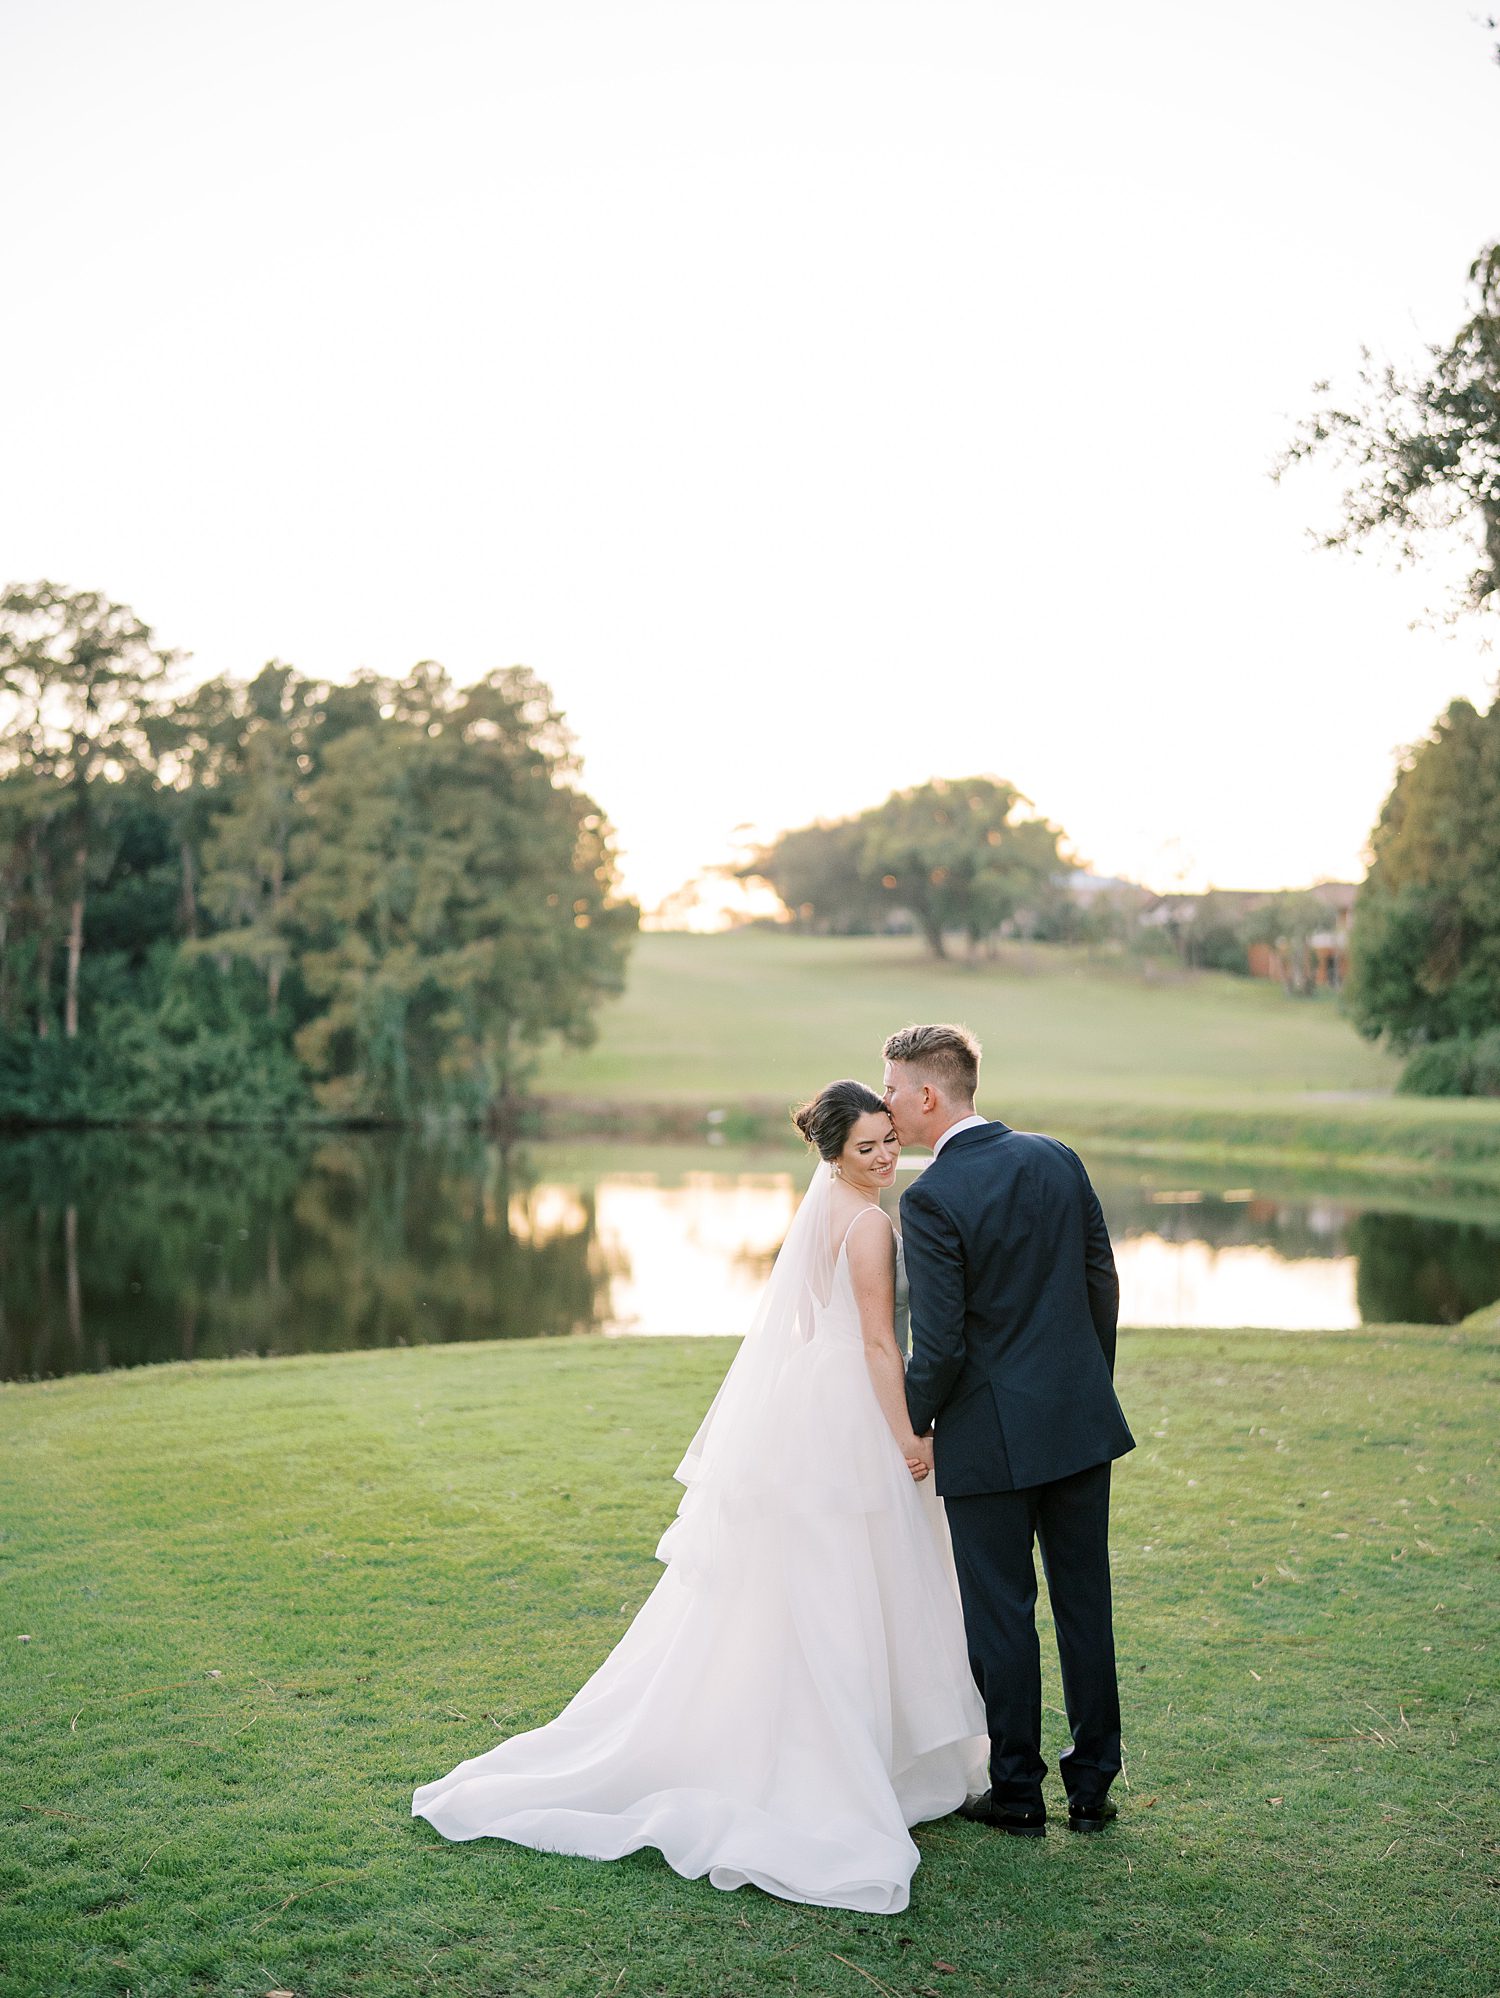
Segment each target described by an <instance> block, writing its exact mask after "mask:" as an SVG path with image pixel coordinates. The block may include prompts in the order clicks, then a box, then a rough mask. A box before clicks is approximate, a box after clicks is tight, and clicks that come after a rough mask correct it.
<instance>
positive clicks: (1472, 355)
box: [1278, 243, 1500, 1096]
mask: <svg viewBox="0 0 1500 1998" xmlns="http://www.w3.org/2000/svg"><path fill="white" fill-rule="evenodd" d="M1469 287H1470V292H1471V297H1472V305H1473V309H1472V311H1471V312H1470V313H1469V315H1468V317H1467V318H1466V319H1465V320H1464V321H1463V322H1462V323H1461V325H1460V326H1459V328H1458V331H1457V332H1456V333H1455V334H1454V336H1453V338H1452V339H1451V340H1450V341H1448V342H1447V343H1446V344H1438V345H1431V346H1429V347H1428V349H1427V354H1426V357H1425V360H1424V361H1423V362H1422V363H1420V364H1418V365H1401V364H1396V363H1386V364H1383V365H1379V366H1377V365H1375V364H1374V363H1373V362H1372V361H1371V359H1370V357H1369V356H1368V354H1367V355H1366V356H1365V357H1364V362H1363V366H1362V368H1361V371H1360V386H1359V390H1358V392H1357V393H1356V394H1355V395H1353V396H1351V397H1347V398H1344V397H1340V398H1337V399H1332V398H1331V397H1330V390H1329V385H1328V384H1327V383H1326V382H1325V383H1320V384H1318V387H1317V390H1316V391H1315V393H1317V394H1319V395H1320V396H1322V397H1323V398H1324V400H1323V403H1322V406H1321V407H1320V408H1319V409H1317V410H1316V411H1315V412H1314V413H1313V414H1312V415H1311V416H1309V417H1308V418H1307V420H1306V421H1305V423H1304V424H1303V425H1302V428H1301V430H1300V432H1299V433H1298V435H1297V437H1296V438H1295V439H1294V441H1293V442H1292V444H1291V445H1290V446H1289V448H1288V450H1287V451H1286V453H1285V454H1284V457H1283V461H1282V464H1281V466H1280V467H1279V468H1278V476H1280V475H1281V474H1283V473H1284V472H1285V471H1286V470H1288V469H1289V468H1290V467H1291V466H1292V465H1294V464H1296V463H1298V462H1300V461H1301V460H1304V459H1310V458H1313V459H1322V460H1331V461H1332V462H1334V463H1337V464H1340V465H1342V466H1343V467H1345V469H1346V471H1347V474H1348V477H1349V484H1348V487H1347V489H1346V491H1345V493H1344V496H1343V503H1342V509H1341V518H1340V519H1339V521H1338V522H1337V523H1336V524H1335V525H1334V526H1333V527H1331V528H1330V529H1328V530H1326V531H1325V532H1324V534H1323V536H1322V539H1323V541H1324V543H1325V545H1327V546H1329V547H1338V546H1343V545H1348V544H1359V543H1363V542H1380V541H1382V540H1384V541H1389V542H1392V543H1394V545H1395V546H1396V548H1397V550H1398V551H1399V553H1400V554H1401V555H1402V556H1403V557H1404V558H1407V559H1415V557H1416V556H1417V554H1418V551H1419V549H1420V548H1421V546H1422V545H1423V544H1425V543H1428V542H1431V541H1434V540H1435V541H1436V543H1437V545H1438V547H1439V548H1440V550H1441V551H1442V552H1443V554H1444V555H1447V554H1448V553H1449V551H1450V550H1451V548H1452V546H1453V545H1454V542H1455V539H1457V541H1458V542H1459V544H1460V545H1462V544H1463V543H1464V542H1467V544H1468V546H1469V548H1470V549H1471V550H1472V559H1473V564H1474V566H1473V567H1472V568H1471V569H1470V570H1469V571H1468V573H1467V574H1466V575H1465V576H1464V577H1463V578H1462V580H1461V582H1460V584H1459V586H1458V591H1457V593H1456V597H1455V601H1454V604H1453V606H1452V612H1451V615H1452V616H1454V617H1461V616H1469V617H1473V616H1476V615H1477V616H1479V617H1480V618H1483V619H1488V618H1491V617H1493V615H1494V613H1495V610H1496V608H1497V607H1500V243H1492V244H1490V245H1489V247H1488V248H1487V249H1485V250H1484V251H1482V252H1481V254H1480V255H1479V256H1478V257H1477V258H1476V259H1475V260H1474V263H1473V264H1472V266H1471V267H1470V270H1469ZM1371 853H1372V860H1371V865H1370V870H1369V873H1368V875H1367V876H1366V879H1365V881H1364V884H1363V886H1362V888H1361V890H1360V894H1359V899H1358V901H1357V902H1356V904H1355V910H1354V924H1353V935H1352V939H1351V960H1352V982H1351V988H1350V994H1349V1005H1350V1010H1351V1013H1352V1016H1353V1019H1354V1022H1355V1024H1356V1026H1357V1027H1358V1028H1359V1030H1360V1031H1361V1033H1363V1034H1365V1035H1367V1036H1368V1037H1369V1038H1371V1039H1372V1040H1373V1039H1378V1038H1380V1037H1381V1036H1384V1037H1385V1038H1386V1039H1387V1041H1388V1043H1389V1045H1390V1046H1391V1047H1393V1048H1394V1049H1395V1050H1396V1051H1397V1052H1398V1053H1401V1054H1404V1055H1406V1056H1407V1058H1408V1059H1407V1063H1406V1068H1405V1071H1404V1073H1403V1077H1402V1083H1401V1086H1402V1088H1403V1089H1406V1090H1408V1091H1411V1092H1413V1093H1416V1094H1419V1095H1460V1096H1479V1095H1482V1096H1500V700H1496V701H1492V703H1491V705H1490V706H1489V708H1488V710H1487V711H1481V710H1480V709H1478V708H1477V707H1475V705H1474V704H1473V703H1472V702H1471V701H1467V700H1458V701H1454V702H1452V703H1451V704H1450V705H1449V707H1448V708H1447V709H1446V711H1445V712H1444V713H1443V714H1441V715H1440V716H1439V717H1438V719H1437V720H1436V722H1435V723H1434V724H1433V727H1432V729H1431V731H1430V733H1429V734H1428V735H1427V736H1426V737H1425V738H1424V739H1423V740H1422V741H1421V742H1419V743H1417V744H1415V745H1414V746H1413V747H1412V748H1411V749H1409V750H1408V751H1407V753H1406V754H1405V756H1404V757H1403V758H1402V760H1401V764H1400V768H1399V770H1398V772H1397V776H1396V781H1395V784H1394V786H1393V788H1392V790H1391V793H1390V796H1389V797H1388V798H1387V800H1386V803H1385V806H1384V808H1383V810H1382V812H1381V815H1380V820H1379V823H1378V824H1377V825H1376V827H1375V830H1374V832H1373V834H1372V835H1371Z"/></svg>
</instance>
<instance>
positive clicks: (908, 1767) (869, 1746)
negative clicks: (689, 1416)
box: [412, 1168, 989, 1915]
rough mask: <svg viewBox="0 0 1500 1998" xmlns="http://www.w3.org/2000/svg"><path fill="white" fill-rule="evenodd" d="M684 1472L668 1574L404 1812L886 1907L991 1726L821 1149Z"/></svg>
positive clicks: (981, 1777) (929, 1499)
mask: <svg viewBox="0 0 1500 1998" xmlns="http://www.w3.org/2000/svg"><path fill="white" fill-rule="evenodd" d="M853 1225H854V1226H856V1227H866V1228H870V1227H877V1226H878V1227H886V1226H889V1222H888V1221H887V1219H886V1218H885V1217H884V1216H883V1215H881V1216H880V1218H879V1219H878V1220H877V1219H874V1218H867V1217H866V1215H864V1214H861V1215H859V1216H858V1217H857V1218H856V1220H855V1222H854V1223H853ZM897 1274H898V1281H899V1279H900V1276H901V1271H900V1266H899V1242H898V1272H897ZM677 1476H678V1477H679V1478H680V1479H681V1480H682V1481H683V1483H684V1484H685V1485H686V1486H687V1490H686V1492H685V1494H684V1496H683V1499H682V1502H681V1505H680V1506H679V1508H678V1515H677V1518H676V1520H675V1521H674V1522H673V1524H672V1525H671V1526H670V1527H669V1528H668V1530H667V1532H666V1534H665V1535H664V1537H663V1539H662V1541H661V1544H660V1546H659V1548H658V1549H657V1552H658V1555H659V1557H660V1558H661V1559H662V1560H663V1561H664V1562H665V1563H666V1573H665V1574H664V1575H662V1577H661V1579H660V1580H659V1581H658V1582H657V1584H656V1587H655V1589H654V1590H653V1591H652V1593H651V1595H650V1596H649V1598H648V1599H647V1601H646V1603H645V1604H644V1606H643V1607H642V1609H641V1611H640V1613H639V1614H638V1615H637V1617H636V1619H635V1621H634V1622H633V1623H632V1624H631V1626H630V1628H629V1630H628V1631H627V1632H626V1633H625V1635H624V1637H622V1638H621V1640H620V1642H619V1643H618V1644H617V1645H616V1646H615V1648H614V1650H613V1651H612V1652H611V1653H610V1655H609V1656H608V1658H606V1659H605V1661H604V1663H603V1664H602V1665H601V1666H600V1667H599V1669H598V1671H596V1672H595V1673H594V1675H593V1677H592V1678H591V1679H590V1680H589V1681H588V1682H587V1684H586V1685H584V1686H583V1687H582V1688H581V1690H580V1691H579V1692H578V1693H577V1694H575V1695H574V1697H573V1699H572V1700H570V1701H569V1703H568V1705H567V1706H566V1707H565V1708H564V1709H563V1711H562V1712H561V1713H560V1714H559V1715H558V1716H557V1718H556V1719H555V1720H554V1721H551V1722H550V1723H549V1724H548V1725H547V1726H545V1727H541V1728H537V1729H536V1730H535V1731H534V1732H532V1733H529V1734H519V1735H514V1736H512V1737H511V1739H510V1740H508V1741H503V1742H501V1743H500V1745H499V1746H498V1747H496V1748H492V1749H490V1750H489V1751H488V1752H487V1753H485V1754H482V1755H476V1756H473V1757H471V1758H470V1759H469V1760H468V1761H466V1762H461V1763H459V1765H458V1767H457V1768H456V1769H454V1770H452V1771H451V1772H450V1773H449V1774H448V1775H446V1776H443V1777H441V1778H439V1779H438V1781H436V1782H434V1783H427V1784H424V1785H423V1786H422V1787H421V1788H420V1789H419V1790H418V1791H417V1792H416V1794H415V1797H414V1799H413V1802H412V1814H413V1816H415V1817H425V1818H426V1819H428V1821H429V1822H430V1823H431V1824H432V1825H434V1826H435V1827H436V1829H437V1830H438V1831H440V1832H441V1833H442V1834H443V1836H444V1837H445V1838H450V1839H471V1838H504V1839H511V1840H513V1841H515V1842H516V1843H517V1844H520V1845H527V1846H531V1847H534V1848H536V1849H537V1850H539V1851H543V1852H559V1853H572V1854H577V1855H580V1856H582V1857H584V1858H589V1859H618V1858H620V1857H621V1856H622V1855H623V1854H625V1853H628V1852H635V1851H637V1850H638V1849H639V1848H640V1847H642V1846H654V1847H656V1848H657V1849H658V1850H659V1851H660V1852H661V1853H662V1855H663V1856H664V1857H665V1859H666V1860H667V1862H668V1864H669V1865H670V1866H672V1867H673V1868H675V1869H676V1871H677V1872H678V1873H680V1874H683V1875H684V1876H686V1877H688V1878H697V1877H699V1876H700V1875H703V1874H707V1876H708V1878H709V1880H710V1881H711V1882H712V1884H713V1885H714V1886H715V1887H723V1888H735V1887H740V1886H743V1885H745V1884H746V1883H747V1882H749V1883H752V1884H753V1885H755V1886H757V1887H760V1888H763V1889H764V1890H765V1891H766V1892H767V1893H769V1894H776V1895H779V1896H781V1898H782V1899H784V1900H788V1901H808V1902H816V1903H818V1904H820V1905H823V1906H827V1907H836V1908H857V1909H862V1910H864V1911H866V1912H868V1913H871V1914H881V1915H893V1914H898V1913H899V1912H900V1911H901V1910H902V1909H903V1908H904V1907H905V1906H906V1905H907V1899H908V1894H909V1890H910V1884H911V1877H912V1874H913V1872H914V1871H915V1870H916V1866H917V1860H918V1854H917V1849H916V1846H915V1845H914V1844H913V1843H912V1840H911V1837H910V1833H909V1829H908V1828H909V1827H910V1826H911V1825H914V1824H917V1823H918V1822H920V1821H921V1820H923V1819H926V1818H935V1817H941V1816H943V1815H944V1814H945V1813H946V1812H948V1811H951V1810H953V1809H954V1808H955V1807H956V1806H957V1805H958V1804H960V1803H961V1802H962V1801H963V1799H964V1796H965V1794H966V1793H968V1792H972V1791H976V1790H982V1789H983V1788H984V1785H985V1781H986V1778H985V1774H984V1771H985V1762H986V1757H987V1755H988V1750H989V1743H988V1740H987V1739H986V1738H985V1736H984V1713H983V1708H982V1706H981V1704H980V1701H979V1697H978V1694H977V1693H976V1691H975V1688H974V1683H973V1679H972V1677H971V1675H970V1671H969V1663H968V1652H967V1647H966V1645H965V1642H964V1633H963V1618H962V1613H961V1610H960V1607H959V1599H958V1585H957V1580H956V1577H955V1575H954V1569H953V1554H952V1550H951V1547H950V1545H949V1540H948V1527H947V1521H946V1519H945V1517H944V1513H943V1506H942V1501H941V1500H940V1499H939V1498H938V1497H937V1496H936V1494H935V1493H934V1492H933V1489H932V1483H931V1480H930V1479H928V1480H927V1481H925V1482H924V1483H922V1484H920V1485H917V1484H914V1483H913V1482H912V1478H911V1474H910V1472H909V1471H908V1470H907V1468H906V1464H905V1460H904V1459H903V1457H902V1455H901V1452H900V1450H899V1448H898V1446H897V1444H896V1442H895V1440H894V1438H893V1437H892V1435H891V1433H890V1430H889V1428H888V1427H887V1425H886V1422H885V1418H884V1416H883V1415H882V1414H881V1411H880V1405H879V1402H878V1401H877V1399H876V1396H875V1390H874V1388H873V1386H872V1384H871V1381H870V1376H869V1372H868V1370H867V1368H866V1364H865V1357H864V1347H863V1343H862V1340H861V1335H860V1324H859V1314H858V1310H857V1308H856V1305H855V1300H854V1295H853V1289H852V1284H851V1279H850V1275H849V1264H848V1258H847V1255H846V1254H845V1252H844V1243H843V1242H842V1241H841V1242H840V1243H839V1244H838V1246H837V1249H836V1250H835V1249H834V1246H833V1244H832V1241H831V1238H830V1235H829V1186H828V1174H827V1169H826V1168H819V1170H818V1171H817V1172H815V1173H814V1175H813V1183H812V1186H811V1187H810V1188H809V1190H808V1195H807V1197H806V1198H805V1199H804V1201H803V1203H802V1205H801V1207H800V1208H799V1210H798V1214H797V1218H796V1220H795V1221H794V1223H793V1226H792V1229H791V1232H790V1233H789V1234H788V1237H787V1240H786V1242H785V1244H784V1245H783V1247H782V1250H781V1253H780V1255H779V1256H778V1258H777V1262H776V1267H775V1269H774V1270H773V1272H772V1275H771V1278H770V1281H769V1282H768V1284H767V1287H766V1292H765V1294H764V1296H763V1298H762V1301H761V1305H760V1308H759V1310H758V1312H757V1314H756V1318H755V1322H754V1324H753V1325H752V1327H751V1330H750V1332H749V1334H748V1335H747V1336H746V1339H745V1341H744V1343H743V1345H742V1346H741V1348H740V1350H739V1353H738V1355H737V1356H736V1359H735V1361H734V1363H733V1365H732V1366H731V1368H730V1370H729V1373H728V1375H727V1376H726V1377H725V1380H724V1383H723V1385H722V1386H721V1388H720V1390H719V1393H718V1395H717V1397H716V1398H715V1401H714V1404H713V1406H712V1408H711V1409H710V1411H709V1413H708V1416H707V1417H706V1419H705V1421H704V1424H703V1427H702V1428H701V1429H700V1431H699V1433H698V1436H697V1438H696V1439H695V1441H694V1443H693V1445H692V1447H691V1448H690V1450H689V1451H688V1454H687V1456H686V1457H685V1458H684V1460H683V1462H682V1464H681V1465H680V1466H679V1468H678V1471H677Z"/></svg>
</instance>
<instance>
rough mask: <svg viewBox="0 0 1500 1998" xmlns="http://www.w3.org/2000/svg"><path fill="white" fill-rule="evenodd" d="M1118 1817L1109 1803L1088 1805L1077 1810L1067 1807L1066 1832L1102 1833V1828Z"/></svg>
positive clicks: (1117, 1812) (1113, 1806) (1117, 1813)
mask: <svg viewBox="0 0 1500 1998" xmlns="http://www.w3.org/2000/svg"><path fill="white" fill-rule="evenodd" d="M1119 1815H1120V1813H1119V1811H1118V1809H1117V1808H1116V1807H1115V1805H1113V1804H1110V1803H1102V1804H1088V1805H1085V1806H1083V1807H1082V1808H1080V1809H1078V1810H1074V1808H1073V1806H1072V1805H1071V1804H1069V1806H1068V1830H1069V1831H1076V1832H1102V1831H1103V1829H1104V1827H1105V1826H1106V1825H1107V1824H1109V1823H1110V1822H1111V1821H1112V1820H1113V1819H1115V1818H1117V1817H1118V1816H1119Z"/></svg>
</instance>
